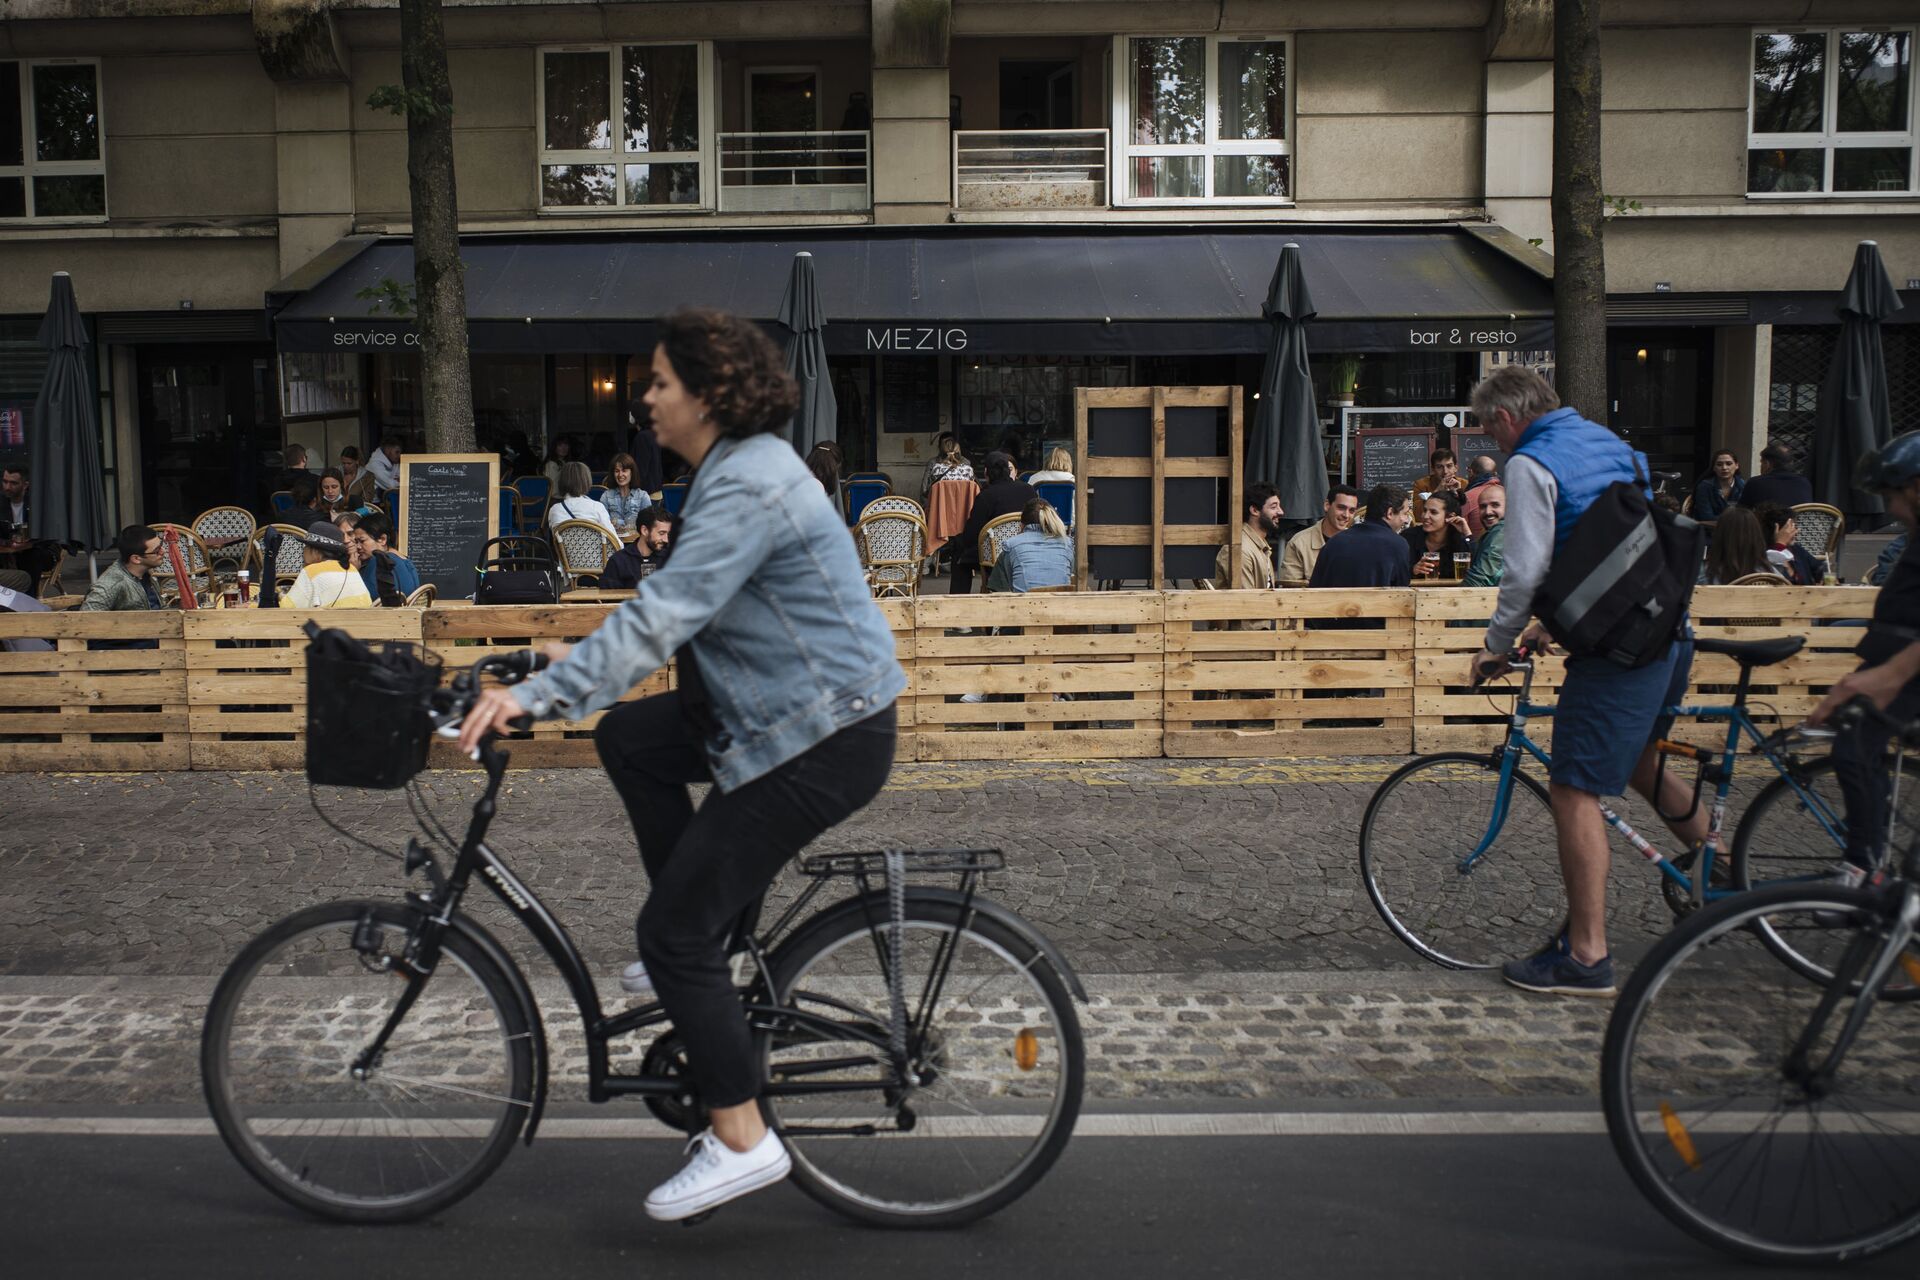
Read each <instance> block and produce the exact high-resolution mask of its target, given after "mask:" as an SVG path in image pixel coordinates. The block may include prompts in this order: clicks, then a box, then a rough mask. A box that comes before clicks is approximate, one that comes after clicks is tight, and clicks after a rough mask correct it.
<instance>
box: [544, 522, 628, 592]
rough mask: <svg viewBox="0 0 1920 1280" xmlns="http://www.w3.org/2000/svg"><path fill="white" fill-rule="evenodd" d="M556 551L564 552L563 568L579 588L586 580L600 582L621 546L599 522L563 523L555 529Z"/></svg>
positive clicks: (561, 563) (561, 555) (562, 554)
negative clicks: (608, 562) (592, 579)
mask: <svg viewBox="0 0 1920 1280" xmlns="http://www.w3.org/2000/svg"><path fill="white" fill-rule="evenodd" d="M553 541H554V549H555V550H556V551H558V552H559V553H560V567H561V568H562V569H564V570H565V571H566V574H567V576H568V577H569V578H571V579H573V581H574V583H575V585H578V584H579V583H580V581H581V580H582V579H584V578H594V579H598V578H599V577H600V575H601V574H603V573H605V572H606V571H607V561H608V560H609V559H611V558H612V556H613V553H614V552H616V551H618V550H619V549H620V544H619V542H617V541H616V540H615V539H613V538H612V537H609V536H608V534H607V531H606V530H605V529H602V528H601V527H600V524H599V522H598V521H595V520H562V521H561V522H560V523H559V524H557V525H555V526H554V527H553Z"/></svg>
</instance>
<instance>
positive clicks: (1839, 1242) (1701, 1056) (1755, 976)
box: [1601, 885, 1920, 1265]
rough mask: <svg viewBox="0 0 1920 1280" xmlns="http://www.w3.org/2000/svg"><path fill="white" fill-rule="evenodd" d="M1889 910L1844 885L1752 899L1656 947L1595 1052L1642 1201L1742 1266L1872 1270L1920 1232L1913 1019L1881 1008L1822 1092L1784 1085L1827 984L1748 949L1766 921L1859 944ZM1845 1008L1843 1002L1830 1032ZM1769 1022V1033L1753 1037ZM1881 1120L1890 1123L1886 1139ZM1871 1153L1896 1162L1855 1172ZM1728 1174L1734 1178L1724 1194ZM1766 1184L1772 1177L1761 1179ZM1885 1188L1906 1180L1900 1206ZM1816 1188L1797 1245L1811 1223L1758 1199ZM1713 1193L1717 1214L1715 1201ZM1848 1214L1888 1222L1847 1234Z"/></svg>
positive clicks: (1618, 1139)
mask: <svg viewBox="0 0 1920 1280" xmlns="http://www.w3.org/2000/svg"><path fill="white" fill-rule="evenodd" d="M1884 902H1885V899H1884V898H1883V896H1882V895H1881V894H1880V893H1879V892H1877V891H1869V890H1864V889H1842V888H1839V887H1838V886H1810V885H1778V886H1773V887H1770V888H1760V889H1752V890H1748V891H1746V892H1744V893H1741V894H1739V895H1737V896H1735V897H1731V898H1728V899H1725V900H1723V901H1721V902H1718V903H1715V904H1713V905H1712V906H1710V907H1707V908H1705V909H1704V910H1702V911H1700V912H1698V913H1696V914H1695V915H1693V916H1691V917H1689V918H1688V919H1687V920H1686V921H1684V922H1683V923H1681V924H1680V925H1679V926H1678V927H1677V928H1675V929H1674V930H1673V931H1672V932H1670V933H1669V934H1667V935H1666V936H1665V937H1663V938H1662V939H1661V940H1660V941H1659V942H1658V943H1657V944H1656V945H1655V947H1654V948H1653V950H1652V951H1651V952H1650V953H1649V954H1648V955H1647V957H1646V959H1645V960H1644V961H1643V962H1642V963H1641V964H1640V966H1639V968H1638V969H1636V970H1635V971H1634V974H1633V976H1632V978H1631V980H1629V981H1628V983H1627V985H1626V987H1625V989H1624V990H1623V991H1622V992H1621V995H1620V999H1619V1001H1618V1002H1617V1004H1616V1005H1615V1007H1614V1011H1613V1015H1612V1019H1611V1021H1610V1022H1609V1024H1608V1027H1607V1035H1606V1041H1605V1045H1604V1047H1603V1049H1602V1053H1601V1099H1602V1103H1603V1105H1604V1109H1605V1113H1606V1118H1607V1130H1608V1133H1609V1135H1610V1136H1611V1138H1612V1140H1613V1146H1614V1150H1615V1152H1616V1154H1617V1155H1618V1156H1619V1157H1620V1160H1621V1162H1622V1163H1623V1164H1624V1165H1625V1166H1626V1169H1627V1173H1628V1175H1629V1176H1630V1177H1631V1178H1632V1179H1633V1181H1634V1184H1635V1185H1636V1186H1637V1187H1638V1188H1639V1189H1640V1191H1641V1193H1642V1194H1643V1195H1645V1196H1646V1197H1647V1198H1648V1199H1649V1200H1651V1201H1652V1202H1653V1204H1654V1206H1655V1207H1656V1208H1658V1209H1659V1210H1660V1211H1661V1213H1662V1214H1663V1215H1665V1216H1666V1218H1667V1219H1668V1220H1669V1221H1671V1222H1673V1223H1674V1224H1675V1225H1676V1226H1678V1227H1680V1228H1681V1229H1682V1230H1683V1231H1686V1232H1687V1233H1688V1234H1689V1235H1691V1236H1693V1237H1694V1238H1696V1239H1698V1240H1701V1241H1704V1242H1706V1243H1707V1244H1710V1245H1713V1246H1715V1247H1716V1248H1719V1249H1722V1250H1725V1251H1727V1252H1729V1253H1733V1254H1736V1255H1738V1256H1740V1257H1743V1258H1748V1259H1753V1260H1756V1261H1763V1262H1776V1263H1778V1262H1792V1263H1800V1264H1803V1265H1804V1264H1818V1263H1827V1264H1832V1263H1837V1262H1841V1261H1846V1260H1851V1259H1857V1258H1861V1257H1866V1256H1869V1255H1871V1254H1875V1253H1879V1252H1881V1251H1883V1250H1885V1249H1889V1248H1892V1247H1894V1246H1895V1245H1898V1244H1900V1243H1903V1242H1904V1241H1907V1240H1910V1239H1912V1238H1914V1237H1915V1236H1916V1235H1920V1159H1916V1157H1917V1156H1920V1123H1916V1122H1915V1119H1914V1117H1915V1113H1916V1103H1920V1084H1917V1083H1916V1082H1915V1079H1914V1076H1913V1072H1912V1068H1911V1057H1910V1051H1909V1050H1908V1048H1907V1046H1908V1045H1910V1043H1911V1041H1912V1039H1913V1036H1914V1034H1915V1032H1916V1030H1917V1029H1920V1010H1915V1009H1914V1007H1913V1006H1912V1005H1911V1004H1909V1003H1885V1002H1881V1003H1877V1004H1876V1005H1875V1006H1874V1008H1873V1010H1872V1011H1871V1012H1870V1014H1869V1017H1868V1019H1867V1021H1866V1024H1865V1026H1864V1028H1863V1032H1862V1036H1863V1039H1862V1040H1857V1041H1856V1042H1855V1044H1854V1045H1853V1047H1852V1049H1851V1050H1850V1052H1849V1056H1848V1057H1847V1059H1846V1060H1845V1061H1844V1062H1843V1063H1842V1064H1841V1073H1840V1074H1839V1075H1836V1076H1835V1077H1834V1080H1833V1081H1832V1082H1831V1083H1830V1086H1829V1088H1828V1090H1827V1091H1826V1092H1824V1093H1820V1094H1817V1095H1815V1094H1809V1093H1808V1092H1807V1091H1806V1090H1804V1089H1802V1088H1801V1086H1799V1085H1797V1084H1795V1083H1793V1082H1792V1081H1791V1078H1790V1077H1789V1076H1788V1075H1787V1074H1786V1072H1785V1071H1784V1063H1785V1058H1784V1054H1785V1052H1786V1049H1785V1047H1784V1046H1790V1045H1792V1044H1793V1043H1794V1042H1795V1040H1796V1038H1797V1036H1798V1033H1799V1032H1800V1031H1803V1030H1805V1028H1806V1026H1807V1018H1808V1017H1809V1016H1811V1015H1810V1010H1811V1007H1812V1006H1813V1005H1814V1004H1816V1003H1817V1002H1818V1001H1819V1000H1820V998H1821V997H1822V995H1824V994H1825V993H1826V992H1827V990H1828V987H1829V985H1830V984H1829V983H1822V982H1818V981H1810V980H1809V979H1808V978H1807V977H1806V975H1804V974H1802V973H1799V972H1797V971H1796V970H1794V969H1793V968H1792V967H1790V966H1788V965H1784V964H1782V963H1780V960H1779V957H1778V956H1777V955H1776V954H1775V953H1774V952H1773V950H1772V949H1771V948H1770V947H1767V946H1765V945H1764V944H1763V943H1757V942H1756V941H1755V938H1754V935H1755V932H1756V930H1755V928H1754V926H1755V923H1756V922H1757V921H1759V920H1761V919H1763V918H1765V917H1767V916H1769V915H1772V916H1775V917H1778V916H1781V915H1784V914H1789V913H1805V914H1808V915H1810V916H1814V917H1815V918H1818V917H1820V916H1826V917H1827V918H1829V919H1830V920H1832V921H1834V922H1835V923H1833V925H1832V926H1831V927H1833V928H1834V929H1835V930H1836V931H1837V932H1844V933H1846V934H1847V936H1848V938H1849V939H1852V938H1855V937H1857V936H1858V931H1859V929H1860V927H1861V926H1862V925H1863V924H1869V923H1872V922H1875V921H1881V920H1884V919H1886V908H1885V906H1884V905H1883V904H1884ZM1908 945H1909V947H1911V946H1912V945H1913V944H1912V943H1911V942H1910V943H1909V944H1908ZM1898 967H1899V966H1896V968H1898ZM1853 990H1854V991H1855V992H1857V991H1858V984H1857V983H1856V984H1853ZM1795 1006H1801V1007H1803V1008H1805V1009H1807V1010H1808V1011H1809V1012H1806V1013H1796V1012H1795ZM1845 1012H1846V1005H1845V1003H1844V1001H1843V1003H1842V1005H1841V1007H1840V1009H1839V1010H1838V1011H1837V1012H1836V1014H1835V1015H1834V1020H1831V1021H1829V1022H1828V1023H1827V1024H1826V1025H1827V1026H1828V1027H1829V1028H1831V1027H1832V1026H1834V1025H1836V1022H1837V1021H1838V1020H1839V1019H1842V1018H1844V1015H1845ZM1774 1014H1777V1016H1778V1017H1779V1019H1780V1026H1779V1027H1774V1026H1771V1025H1759V1023H1760V1022H1761V1021H1762V1020H1764V1019H1766V1018H1767V1017H1769V1016H1770V1015H1774ZM1883 1042H1884V1046H1885V1047H1882V1046H1883ZM1822 1043H1827V1042H1822ZM1876 1087H1879V1088H1883V1089H1891V1090H1893V1091H1896V1092H1897V1093H1898V1094H1899V1095H1900V1096H1899V1099H1898V1102H1897V1104H1896V1105H1895V1106H1894V1107H1893V1108H1892V1109H1891V1110H1890V1111H1889V1110H1888V1109H1887V1104H1886V1103H1885V1101H1884V1100H1883V1101H1882V1102H1881V1103H1880V1104H1879V1109H1878V1110H1876V1109H1873V1106H1874V1104H1873V1103H1872V1102H1871V1101H1870V1098H1869V1095H1870V1093H1871V1091H1872V1090H1873V1089H1874V1088H1876ZM1723 1093H1724V1095H1725V1096H1722V1094H1723ZM1747 1100H1751V1102H1750V1103H1749V1105H1745V1106H1741V1105H1736V1104H1738V1103H1742V1102H1746V1101H1747ZM1757 1107H1761V1108H1764V1107H1771V1108H1772V1110H1771V1111H1764V1112H1757V1111H1756V1108H1757ZM1862 1107H1867V1108H1869V1109H1865V1110H1863V1109H1862ZM1756 1114H1760V1115H1761V1116H1762V1118H1761V1119H1759V1120H1755V1119H1754V1118H1753V1117H1754V1116H1755V1115H1756ZM1887 1114H1891V1115H1893V1116H1894V1117H1895V1118H1896V1120H1897V1124H1895V1125H1888V1124H1887V1123H1886V1120H1885V1118H1884V1117H1885V1115H1887ZM1749 1126H1750V1127H1749ZM1733 1134H1737V1135H1738V1136H1737V1137H1731V1136H1729V1135H1733ZM1762 1135H1764V1136H1762ZM1756 1138H1758V1139H1759V1141H1757V1142H1756V1141H1754V1140H1755V1139H1756ZM1796 1143H1797V1146H1798V1147H1800V1148H1804V1154H1803V1155H1802V1158H1801V1159H1799V1160H1798V1161H1794V1160H1792V1159H1790V1157H1791V1156H1792V1155H1793V1154H1794V1150H1795V1145H1794V1144H1796ZM1870 1143H1871V1144H1880V1143H1893V1144H1897V1145H1896V1146H1895V1147H1894V1153H1895V1154H1897V1155H1899V1156H1900V1157H1901V1159H1900V1160H1899V1161H1894V1162H1889V1161H1888V1160H1887V1159H1886V1158H1885V1156H1884V1155H1882V1154H1881V1153H1880V1152H1879V1151H1878V1150H1877V1149H1876V1151H1875V1154H1876V1156H1878V1157H1879V1158H1878V1159H1877V1160H1876V1162H1875V1164H1874V1166H1873V1167H1872V1168H1871V1169H1870V1170H1869V1171H1868V1172H1867V1173H1866V1174H1864V1175H1863V1174H1861V1173H1858V1172H1856V1171H1855V1167H1854V1164H1853V1160H1852V1154H1858V1153H1859V1150H1860V1148H1861V1146H1862V1144H1870ZM1776 1144H1778V1146H1777V1147H1776ZM1821 1144H1831V1146H1830V1148H1829V1147H1828V1146H1826V1145H1821ZM1843 1144H1844V1149H1843ZM1849 1152H1851V1153H1852V1154H1848V1153H1849ZM1742 1159H1747V1160H1751V1161H1754V1162H1756V1163H1755V1164H1753V1165H1742V1164H1740V1163H1739V1161H1741V1160H1742ZM1756 1168H1757V1169H1758V1170H1759V1176H1758V1177H1755V1174H1754V1170H1755V1169H1756ZM1735 1169H1740V1170H1742V1172H1741V1174H1740V1176H1739V1177H1737V1178H1735V1179H1734V1180H1733V1181H1732V1182H1730V1183H1729V1182H1725V1181H1724V1179H1726V1178H1727V1177H1728V1176H1729V1172H1730V1171H1731V1170H1735ZM1776 1171H1778V1172H1780V1173H1781V1174H1782V1176H1781V1177H1770V1175H1771V1174H1773V1173H1775V1172H1776ZM1789 1171H1790V1173H1791V1177H1788V1176H1786V1174H1787V1173H1788V1172H1789ZM1895 1180H1900V1181H1902V1182H1903V1186H1902V1187H1901V1188H1900V1189H1899V1190H1898V1191H1897V1193H1896V1192H1895V1191H1891V1190H1889V1187H1890V1186H1891V1185H1892V1182H1893V1181H1895ZM1809 1183H1811V1184H1812V1185H1811V1190H1810V1194H1811V1196H1812V1199H1813V1207H1812V1214H1813V1215H1814V1218H1815V1219H1816V1222H1815V1228H1816V1229H1815V1231H1813V1232H1804V1233H1802V1234H1805V1235H1806V1236H1807V1238H1805V1239H1789V1238H1787V1237H1789V1236H1792V1235H1794V1234H1795V1232H1796V1229H1797V1228H1798V1227H1799V1224H1800V1223H1801V1222H1802V1221H1803V1220H1804V1219H1803V1216H1802V1205H1801V1202H1800V1199H1799V1198H1798V1196H1797V1195H1796V1198H1795V1199H1794V1201H1793V1203H1792V1204H1790V1205H1784V1206H1783V1205H1781V1204H1779V1203H1778V1202H1777V1200H1776V1201H1769V1200H1767V1198H1766V1197H1767V1192H1768V1190H1769V1187H1771V1188H1772V1189H1773V1191H1774V1192H1775V1195H1776V1197H1777V1196H1778V1195H1779V1194H1780V1193H1782V1192H1783V1191H1791V1192H1795V1193H1797V1192H1798V1191H1799V1190H1800V1189H1801V1188H1802V1187H1804V1186H1807V1185H1808V1184H1809ZM1716 1188H1717V1189H1716ZM1856 1188H1859V1190H1858V1191H1856ZM1896 1194H1897V1195H1898V1197H1899V1200H1898V1203H1893V1197H1894V1196H1895V1195H1896ZM1823 1195H1825V1196H1829V1197H1831V1202H1832V1203H1833V1205H1834V1207H1835V1209H1836V1210H1837V1211H1839V1212H1841V1213H1844V1215H1845V1223H1846V1225H1845V1227H1844V1228H1842V1229H1841V1230H1840V1231H1838V1232H1829V1233H1826V1234H1820V1233H1819V1232H1818V1230H1817V1227H1818V1218H1819V1215H1820V1213H1821V1206H1822V1196H1823ZM1722 1197H1724V1199H1725V1203H1724V1205H1719V1206H1716V1205H1714V1204H1713V1203H1712V1202H1713V1201H1714V1200H1715V1199H1716V1198H1722ZM1749 1201H1751V1203H1749ZM1889 1204H1892V1208H1891V1209H1888V1208H1887V1207H1886V1206H1887V1205H1889ZM1856 1207H1857V1208H1859V1209H1860V1211H1861V1213H1862V1215H1863V1216H1868V1215H1871V1214H1872V1213H1875V1212H1880V1213H1882V1214H1883V1217H1882V1220H1880V1221H1871V1222H1870V1223H1869V1225H1868V1226H1867V1227H1866V1228H1859V1229H1856V1228H1855V1227H1854V1226H1853V1225H1852V1224H1853V1222H1854V1220H1855V1219H1854V1212H1855V1209H1856ZM1743 1211H1744V1212H1745V1220H1744V1223H1743V1224H1741V1223H1736V1222H1735V1221H1734V1218H1735V1217H1736V1216H1737V1215H1739V1214H1740V1213H1741V1212H1743Z"/></svg>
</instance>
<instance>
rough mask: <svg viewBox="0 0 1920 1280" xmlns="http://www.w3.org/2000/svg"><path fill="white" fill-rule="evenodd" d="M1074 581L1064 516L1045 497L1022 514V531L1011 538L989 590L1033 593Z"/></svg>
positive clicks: (991, 576) (989, 578)
mask: <svg viewBox="0 0 1920 1280" xmlns="http://www.w3.org/2000/svg"><path fill="white" fill-rule="evenodd" d="M1072 582H1073V542H1072V540H1071V539H1069V538H1068V537H1067V526H1066V525H1064V524H1062V523H1061V522H1060V513H1059V512H1057V511H1055V510H1054V509H1053V504H1052V503H1050V502H1048V501H1047V500H1046V499H1045V498H1035V499H1034V500H1033V501H1031V502H1029V503H1028V504H1027V505H1026V506H1025V507H1023V508H1021V511H1020V532H1018V533H1016V534H1014V535H1013V536H1012V537H1011V538H1008V539H1007V540H1006V542H1005V543H1003V544H1002V545H1001V547H1000V555H999V558H997V559H996V560H995V561H994V562H993V572H991V573H989V574H988V575H987V590H989V591H1031V590H1033V589H1034V588H1035V587H1064V586H1069V585H1071V584H1072Z"/></svg>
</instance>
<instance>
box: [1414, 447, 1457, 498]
mask: <svg viewBox="0 0 1920 1280" xmlns="http://www.w3.org/2000/svg"><path fill="white" fill-rule="evenodd" d="M1427 467H1428V470H1427V474H1426V475H1424V476H1421V477H1420V478H1419V479H1418V480H1415V481H1414V482H1413V497H1414V499H1415V500H1416V501H1417V500H1418V499H1419V497H1420V495H1421V494H1424V493H1451V494H1454V495H1455V496H1458V495H1459V494H1460V493H1462V492H1463V491H1464V490H1465V489H1466V487H1467V482H1466V481H1465V480H1463V479H1461V478H1460V463H1459V462H1458V461H1457V460H1456V459H1455V458H1454V456H1453V450H1451V449H1435V450H1434V451H1433V452H1432V453H1430V454H1428V455H1427Z"/></svg>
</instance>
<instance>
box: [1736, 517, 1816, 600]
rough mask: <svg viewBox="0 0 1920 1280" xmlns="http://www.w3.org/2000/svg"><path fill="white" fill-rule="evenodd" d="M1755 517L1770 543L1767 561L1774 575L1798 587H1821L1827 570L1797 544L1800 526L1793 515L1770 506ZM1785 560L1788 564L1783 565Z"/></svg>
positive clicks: (1811, 553)
mask: <svg viewBox="0 0 1920 1280" xmlns="http://www.w3.org/2000/svg"><path fill="white" fill-rule="evenodd" d="M1753 514H1754V515H1755V516H1756V517H1758V518H1759V521H1760V532H1761V534H1763V535H1764V536H1765V538H1766V540H1767V559H1768V561H1770V562H1771V563H1772V565H1773V571H1774V572H1775V573H1777V574H1779V575H1780V576H1781V577H1783V578H1785V579H1787V580H1788V581H1789V582H1791V583H1793V585H1794V586H1796V587H1817V586H1819V585H1820V579H1821V578H1822V577H1823V576H1825V573H1824V570H1823V569H1822V567H1821V564H1820V560H1819V558H1818V557H1816V556H1815V555H1814V554H1813V552H1811V551H1809V550H1807V549H1806V548H1805V547H1803V546H1801V545H1800V544H1799V543H1797V542H1795V541H1794V539H1795V538H1797V537H1799V536H1800V522H1799V521H1798V520H1796V519H1794V518H1793V512H1791V511H1789V510H1787V508H1785V507H1781V506H1776V505H1774V504H1773V503H1771V502H1769V503H1768V504H1767V505H1766V506H1764V507H1761V508H1760V509H1759V510H1757V511H1755V512H1754V513H1753ZM1776 553H1777V554H1776ZM1783 556H1784V557H1785V559H1786V563H1785V564H1782V563H1780V561H1781V557H1783Z"/></svg>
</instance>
